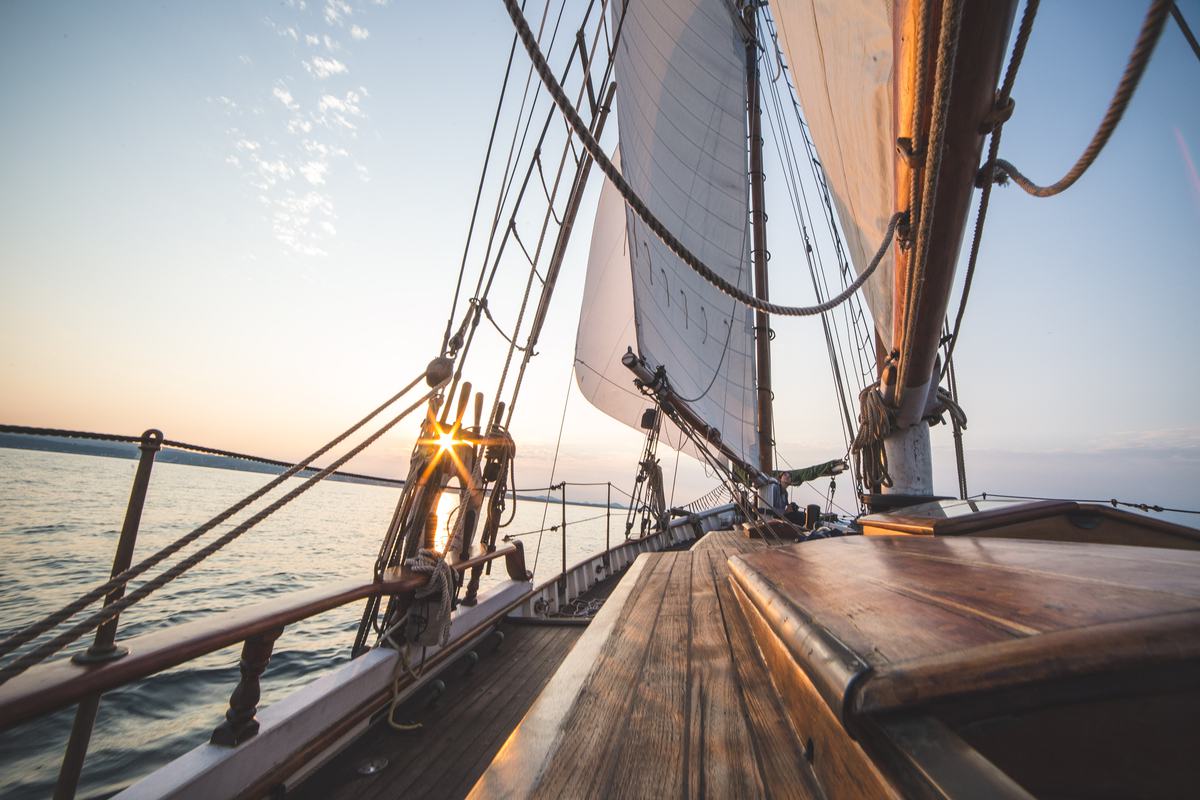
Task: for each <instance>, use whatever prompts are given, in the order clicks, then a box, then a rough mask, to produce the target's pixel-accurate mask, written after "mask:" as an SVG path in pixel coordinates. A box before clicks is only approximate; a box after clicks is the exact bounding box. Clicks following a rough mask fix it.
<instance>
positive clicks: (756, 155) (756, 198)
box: [742, 0, 775, 475]
mask: <svg viewBox="0 0 1200 800" xmlns="http://www.w3.org/2000/svg"><path fill="white" fill-rule="evenodd" d="M757 8H758V2H757V0H747V2H746V4H745V9H744V10H743V12H742V17H743V19H744V20H745V23H746V109H747V118H748V119H747V121H748V126H749V132H750V225H751V228H752V241H753V245H752V248H751V251H750V255H751V257H752V258H753V260H754V296H755V297H757V298H758V299H760V300H769V299H770V292H769V291H768V288H767V226H766V220H767V215H766V211H765V210H764V199H763V137H762V108H761V106H760V105H759V81H758V33H757V30H758V29H757V27H756V20H755V17H756V14H755V11H756V9H757ZM754 344H755V362H756V370H755V375H756V376H757V381H756V382H757V390H758V468H759V469H760V470H762V472H763V474H764V475H770V474H771V471H772V470H773V469H774V468H775V459H774V449H775V447H774V445H775V437H774V430H775V417H774V410H773V409H772V405H771V403H772V391H771V318H770V317H769V316H768V315H767V313H766V312H764V311H755V312H754Z"/></svg>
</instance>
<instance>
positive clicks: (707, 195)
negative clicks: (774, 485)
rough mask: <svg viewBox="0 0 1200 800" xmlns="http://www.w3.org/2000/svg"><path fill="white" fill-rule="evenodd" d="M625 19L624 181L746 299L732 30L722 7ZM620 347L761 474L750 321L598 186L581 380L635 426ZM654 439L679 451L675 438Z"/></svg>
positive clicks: (743, 176)
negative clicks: (658, 372)
mask: <svg viewBox="0 0 1200 800" xmlns="http://www.w3.org/2000/svg"><path fill="white" fill-rule="evenodd" d="M619 5H621V4H618V3H614V4H613V8H614V15H619V14H620V10H619V9H618V8H617V7H618V6H619ZM625 13H626V15H627V16H626V19H625V20H624V22H623V23H620V22H619V21H615V22H614V28H616V27H618V25H619V27H620V29H621V38H620V42H619V45H618V51H617V58H616V76H617V77H616V80H617V94H616V100H617V112H618V127H619V133H620V161H621V169H622V174H623V175H624V176H625V179H626V180H627V181H628V182H629V183H630V185H631V186H632V187H633V189H634V191H636V192H637V193H638V194H639V195H640V196H641V197H642V198H643V199H644V200H645V202H646V203H647V204H648V205H649V207H650V208H651V210H652V211H653V212H654V213H655V214H656V215H657V216H658V218H659V219H660V220H662V221H663V223H664V224H666V225H667V226H668V227H669V228H670V229H671V230H672V231H673V232H674V233H675V235H676V236H678V237H679V238H680V239H681V240H682V241H683V242H684V243H685V244H686V245H687V247H688V248H690V249H691V250H692V252H694V253H696V254H697V255H698V256H699V257H700V258H701V260H703V261H704V263H706V264H707V265H709V266H710V267H711V268H712V269H713V270H714V271H716V272H717V273H719V274H720V275H721V276H722V277H723V278H725V279H726V280H727V281H729V282H730V283H732V284H734V285H736V286H739V287H741V288H743V289H746V290H749V289H750V288H751V277H750V275H751V271H750V252H749V242H750V235H749V219H748V199H747V166H746V118H745V109H746V63H745V41H744V39H743V37H742V32H741V31H742V28H741V25H740V21H739V20H737V19H736V18H735V17H734V15H733V12H732V11H731V8H730V5H729V4H728V3H727V2H725V0H661V1H660V2H655V3H630V4H629V5H628V9H627V11H626V12H625ZM627 347H632V348H633V349H634V351H635V352H637V353H638V354H639V355H640V356H641V357H642V359H644V360H645V362H646V363H647V365H648V366H649V368H650V369H651V370H652V371H653V370H655V369H657V368H659V367H662V368H663V369H665V371H666V374H667V378H668V380H669V381H670V384H671V387H672V389H673V391H674V393H675V395H676V397H677V398H678V399H679V400H680V401H682V402H683V403H685V404H686V405H687V406H688V408H689V409H690V410H691V411H692V412H694V414H695V415H696V416H698V417H699V418H700V419H702V420H703V421H704V422H705V423H706V424H708V425H710V426H712V427H713V428H715V429H716V430H718V431H719V432H720V434H721V440H722V442H723V444H724V445H725V446H726V447H727V448H728V449H729V450H730V451H732V452H733V453H735V454H737V455H739V456H740V457H741V458H742V460H744V461H746V462H748V463H751V464H757V463H758V442H757V433H756V429H757V411H756V406H755V396H754V391H755V390H754V374H755V373H754V355H753V347H754V329H753V314H752V312H750V310H749V309H747V308H745V307H744V306H742V305H741V304H739V303H737V302H736V301H734V300H733V299H731V298H729V297H726V296H725V295H724V294H722V293H721V292H720V291H719V290H717V289H715V288H714V287H713V286H712V285H711V284H709V283H708V282H706V281H705V280H704V279H703V278H701V277H700V276H698V275H696V274H695V273H694V272H693V271H692V270H691V269H689V268H688V267H687V266H686V265H684V264H683V262H681V261H680V260H679V258H678V257H677V256H675V255H674V254H673V253H671V252H670V251H669V250H668V249H667V247H666V246H665V245H664V244H663V243H662V242H661V241H660V240H659V239H658V238H657V237H656V236H655V235H654V234H653V233H652V232H651V231H650V230H649V229H648V228H647V227H646V226H645V224H644V223H642V221H641V220H640V219H639V218H638V217H637V216H636V215H635V214H634V213H633V212H632V211H631V210H628V209H626V208H625V204H624V201H623V200H622V199H621V197H620V195H619V194H618V193H617V192H616V191H615V190H614V189H613V188H612V187H611V186H610V185H607V184H606V185H605V187H604V190H603V191H602V192H601V197H600V205H599V209H598V210H597V214H596V225H595V228H594V230H593V236H592V249H591V254H590V257H589V261H588V276H587V282H586V285H585V288H584V299H583V313H582V314H581V316H580V322H579V333H578V338H577V341H576V353H575V356H576V359H575V374H576V380H577V382H578V384H579V387H580V389H581V390H582V391H583V393H584V395H585V396H586V397H587V398H588V399H589V400H590V401H591V402H592V403H593V404H594V405H596V406H597V407H598V408H600V409H601V410H602V411H604V412H606V413H608V414H609V415H611V416H613V417H614V418H616V419H618V420H620V421H622V422H625V423H627V424H629V425H633V426H635V427H636V426H637V424H638V421H639V419H640V418H641V413H642V411H643V410H644V409H645V408H646V406H647V404H648V401H647V400H646V398H644V397H642V396H641V395H640V394H638V393H637V391H636V390H635V389H634V388H633V382H632V374H631V373H630V372H629V370H628V369H626V368H625V367H624V366H622V365H621V356H622V355H623V354H624V353H625V350H626V348H627ZM662 438H663V440H665V441H666V442H667V443H668V444H669V445H670V446H672V447H674V448H676V449H680V448H681V439H680V435H679V432H678V431H677V430H673V429H672V430H664V431H663V433H662Z"/></svg>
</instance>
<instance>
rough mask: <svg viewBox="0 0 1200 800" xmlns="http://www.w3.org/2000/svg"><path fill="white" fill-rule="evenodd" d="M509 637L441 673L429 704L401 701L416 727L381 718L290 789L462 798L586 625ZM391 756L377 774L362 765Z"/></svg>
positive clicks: (305, 793) (403, 716) (357, 797)
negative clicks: (440, 685)
mask: <svg viewBox="0 0 1200 800" xmlns="http://www.w3.org/2000/svg"><path fill="white" fill-rule="evenodd" d="M503 630H504V632H505V639H504V642H503V643H502V644H501V645H500V646H499V649H498V650H497V651H495V652H493V653H490V654H486V655H484V656H483V658H482V659H481V660H480V662H479V663H478V664H477V665H476V666H475V667H474V669H473V670H471V672H469V673H465V674H464V672H463V667H464V666H466V665H465V664H463V665H455V666H452V667H451V668H450V670H449V671H448V674H446V675H444V676H443V680H444V682H445V684H446V691H445V693H444V694H443V695H442V696H441V697H440V698H439V699H438V701H437V702H436V703H434V704H433V705H430V704H429V703H428V701H427V697H428V695H427V694H425V695H421V696H419V697H417V698H414V699H413V700H412V701H410V702H409V703H406V704H405V705H403V706H401V707H400V708H399V709H398V710H397V713H396V719H397V721H399V722H405V723H410V722H420V723H421V727H420V728H419V729H417V730H415V731H411V732H400V731H395V730H392V729H391V728H389V727H387V725H386V724H382V725H376V726H375V727H374V728H372V729H371V731H370V732H369V733H368V734H367V735H365V736H362V737H360V738H359V739H358V741H356V742H355V743H354V744H353V745H351V746H350V747H349V748H347V749H346V750H345V751H343V752H342V753H340V754H339V755H338V756H337V757H336V758H334V759H333V760H332V761H331V762H330V763H328V764H326V765H325V766H323V767H321V769H319V770H318V771H317V772H316V773H315V774H314V775H313V776H311V777H310V778H308V779H307V780H305V781H304V782H302V783H301V784H300V786H299V787H298V788H297V789H295V790H293V791H289V792H288V797H298V798H312V799H313V800H330V799H331V798H348V799H350V800H374V798H387V799H388V800H390V799H391V798H394V797H423V798H442V797H445V798H461V797H463V796H465V795H466V793H467V791H468V790H470V788H471V785H472V784H473V783H474V782H475V781H476V779H478V777H479V776H480V775H481V774H482V773H483V770H484V769H485V768H486V767H487V765H488V762H490V761H491V759H492V756H494V755H495V753H496V751H497V750H499V749H500V746H501V745H502V744H503V743H504V740H505V739H506V738H507V737H508V735H509V733H510V732H511V731H512V729H513V728H514V727H516V725H517V723H518V722H520V720H521V716H522V715H523V714H524V713H525V711H526V710H527V709H528V708H529V706H530V704H532V703H533V701H534V698H536V697H537V695H538V692H540V691H541V690H542V687H543V686H545V684H546V681H547V680H549V679H550V676H551V675H552V674H553V673H554V670H555V669H556V668H557V667H558V665H559V664H560V663H561V662H562V660H563V658H564V657H565V656H566V654H567V652H568V651H569V650H570V649H571V645H573V644H574V643H575V641H576V640H577V639H578V638H579V635H580V633H582V631H583V629H582V628H579V627H570V626H558V625H555V626H550V625H546V626H533V625H505V626H503ZM370 761H379V762H386V765H385V766H383V767H382V769H380V770H379V771H377V772H375V773H374V774H371V775H366V776H364V775H361V774H359V772H358V769H359V767H360V766H361V765H363V764H365V763H367V762H370Z"/></svg>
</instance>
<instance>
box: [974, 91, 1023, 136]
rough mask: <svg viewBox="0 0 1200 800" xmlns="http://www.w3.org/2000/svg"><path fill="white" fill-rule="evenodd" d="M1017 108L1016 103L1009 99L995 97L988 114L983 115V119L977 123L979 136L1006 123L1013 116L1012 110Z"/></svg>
mask: <svg viewBox="0 0 1200 800" xmlns="http://www.w3.org/2000/svg"><path fill="white" fill-rule="evenodd" d="M1016 107H1017V101H1016V100H1013V99H1012V98H1011V97H997V98H996V102H995V103H994V104H993V105H992V108H991V110H990V111H988V113H986V114H984V115H983V119H982V120H980V121H979V133H980V135H984V134H988V133H991V132H992V131H994V130H996V128H998V127H1000V126H1001V125H1003V124H1004V123H1006V122H1008V121H1009V120H1010V119H1011V118H1012V115H1013V110H1014V109H1016Z"/></svg>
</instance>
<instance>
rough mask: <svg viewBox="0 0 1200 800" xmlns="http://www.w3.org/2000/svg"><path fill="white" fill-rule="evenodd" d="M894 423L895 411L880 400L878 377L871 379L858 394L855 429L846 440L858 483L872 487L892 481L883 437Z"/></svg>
mask: <svg viewBox="0 0 1200 800" xmlns="http://www.w3.org/2000/svg"><path fill="white" fill-rule="evenodd" d="M895 427H896V412H895V411H893V410H892V408H891V407H890V406H888V404H887V403H886V402H885V401H884V399H883V395H882V394H880V392H879V381H875V383H872V384H871V385H870V386H868V387H866V388H865V389H863V390H862V392H860V393H859V395H858V433H856V434H855V435H854V441H853V442H851V444H850V451H851V452H852V453H854V454H855V455H856V456H858V469H859V475H860V477H861V480H862V483H863V485H864V486H866V487H868V488H870V489H871V490H872V491H875V490H877V488H878V487H880V486H888V487H890V486H891V485H892V476H891V474H890V473H889V472H888V457H887V450H886V449H884V446H883V440H884V439H886V438H887V436H888V434H890V433H891V432H892V430H893V428H895Z"/></svg>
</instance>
